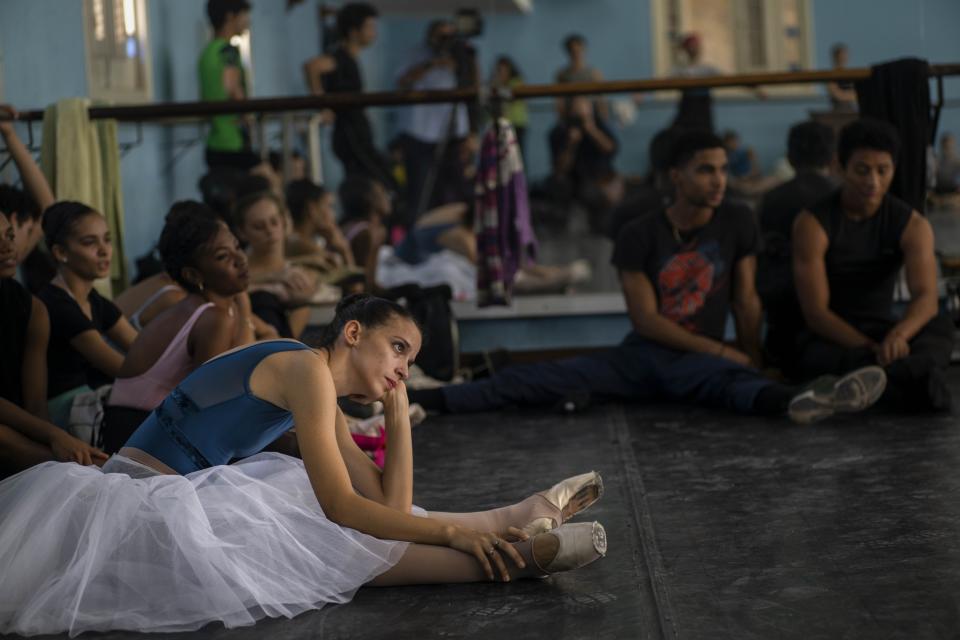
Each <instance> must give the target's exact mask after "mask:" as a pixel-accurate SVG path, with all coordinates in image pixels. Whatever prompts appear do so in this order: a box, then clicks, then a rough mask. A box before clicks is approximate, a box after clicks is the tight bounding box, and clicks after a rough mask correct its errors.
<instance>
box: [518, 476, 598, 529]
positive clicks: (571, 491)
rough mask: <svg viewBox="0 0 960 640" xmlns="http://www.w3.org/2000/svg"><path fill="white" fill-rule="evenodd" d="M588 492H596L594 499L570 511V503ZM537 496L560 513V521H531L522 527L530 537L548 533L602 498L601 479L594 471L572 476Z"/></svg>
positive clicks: (551, 519)
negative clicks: (541, 497)
mask: <svg viewBox="0 0 960 640" xmlns="http://www.w3.org/2000/svg"><path fill="white" fill-rule="evenodd" d="M588 491H590V492H596V495H595V496H594V498H593V499H592V500H590V501H589V502H588V503H587V504H585V505H584V506H583V507H581V508H580V509H577V510H576V511H571V510H570V509H572V506H571V504H570V503H571V502H572V501H573V500H574V498H576V497H577V496H579V495H581V494H582V493H584V492H588ZM538 495H541V496H543V497H544V498H545V499H546V500H547V502H549V503H550V504H552V505H553V506H554V507H556V508H557V510H558V511H560V518H561V520H560V522H554V520H553V518H537V519H536V520H531V521H530V522H529V523H527V525H526V526H525V527H523V530H524V531H526V532H527V533H528V534H530V535H531V536H535V535H537V534H538V533H544V532H546V531H550V530H551V529H553V528H554V527H557V526H558V525H561V524H563V523H564V522H566V521H567V520H569V519H570V518H572V517H573V516H575V515H576V514H577V513H580V512H581V511H586V510H587V509H588V508H590V507H591V506H593V504H594V503H595V502H596V501H597V500H599V499H600V498H602V497H603V478H601V477H600V474H599V473H597V472H596V471H590V472H589V473H582V474H580V475H579V476H573V477H572V478H567V479H566V480H563V481H562V482H558V483H557V484H555V485H553V486H552V487H550V488H549V489H547V490H546V491H543V492H540V493H539V494H538Z"/></svg>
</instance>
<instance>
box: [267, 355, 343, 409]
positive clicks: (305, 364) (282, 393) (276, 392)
mask: <svg viewBox="0 0 960 640" xmlns="http://www.w3.org/2000/svg"><path fill="white" fill-rule="evenodd" d="M332 384H333V379H332V377H331V375H330V369H329V367H328V366H327V363H326V361H325V360H324V359H323V357H321V356H320V355H319V354H318V353H317V352H316V351H314V350H313V349H296V350H292V351H279V352H277V353H272V354H270V355H269V356H267V357H266V358H264V359H263V360H261V361H260V363H259V364H257V366H256V368H254V370H253V373H252V374H251V375H250V391H251V392H252V393H253V394H254V395H256V396H257V397H259V398H262V399H264V400H267V401H268V402H272V403H273V404H276V405H278V406H280V407H284V408H290V404H291V402H290V401H291V399H292V398H293V397H295V396H296V395H297V394H300V393H305V394H308V395H319V394H322V392H323V390H324V388H325V387H327V386H328V385H329V386H330V387H331V388H332ZM335 395H336V394H335V392H334V396H335Z"/></svg>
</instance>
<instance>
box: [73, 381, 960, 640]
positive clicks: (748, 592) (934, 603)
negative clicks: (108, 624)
mask: <svg viewBox="0 0 960 640" xmlns="http://www.w3.org/2000/svg"><path fill="white" fill-rule="evenodd" d="M951 376H952V378H953V379H954V382H955V385H954V387H955V389H957V395H958V398H960V371H957V370H954V371H952V372H951ZM415 447H416V448H415V452H416V463H417V476H416V479H417V484H416V502H417V503H418V504H420V505H422V506H424V507H427V508H434V509H441V510H471V511H472V510H477V509H484V508H488V507H493V506H497V505H500V504H504V503H508V502H513V501H517V500H520V499H522V498H523V497H525V496H527V495H528V494H530V493H532V492H534V491H536V490H540V489H543V488H546V487H548V486H549V485H550V484H552V483H553V482H555V481H557V480H560V479H562V478H563V477H565V476H568V475H571V474H574V473H580V472H583V471H587V470H589V469H597V470H599V471H601V472H602V473H603V476H604V481H605V485H606V495H605V496H604V499H603V500H602V501H601V502H600V503H598V504H597V505H595V506H594V507H593V508H592V509H591V510H590V511H589V512H587V513H586V514H583V516H582V518H583V519H585V518H587V517H589V518H592V519H597V520H599V521H600V522H602V523H603V524H604V525H605V527H606V529H607V535H608V538H609V545H610V551H609V553H608V555H607V557H606V558H605V559H603V560H600V561H599V562H597V563H595V564H593V565H591V566H589V567H587V568H585V569H582V570H580V571H575V572H571V573H568V574H563V575H558V576H554V577H551V578H549V579H546V580H542V581H540V580H532V581H523V582H518V583H514V584H509V585H501V584H475V585H458V586H436V587H406V588H390V589H363V590H361V591H360V592H359V593H358V594H357V597H356V598H355V599H354V601H353V602H351V603H349V604H347V605H342V606H335V607H328V608H326V609H324V610H321V611H318V612H312V613H308V614H304V615H302V616H299V617H297V618H295V619H294V620H268V621H264V622H262V623H260V624H258V625H256V626H255V627H248V628H243V629H235V630H230V631H228V630H225V629H223V628H213V627H211V628H208V629H204V630H202V631H199V632H196V633H189V634H176V635H173V636H163V637H165V638H176V639H178V640H179V639H180V638H223V639H228V640H246V639H248V638H251V639H252V638H278V639H291V640H292V639H299V638H345V639H346V638H350V639H353V640H360V639H366V638H402V639H406V638H422V639H427V638H441V637H442V638H497V639H503V640H506V639H507V638H590V639H597V640H599V639H605V638H611V639H613V638H618V639H619V638H711V639H712V638H737V639H743V638H871V639H875V638H956V637H958V636H960V429H958V418H957V417H955V416H937V417H924V418H917V417H913V418H906V417H891V416H883V415H869V416H864V417H858V418H852V419H851V418H847V419H844V420H836V421H834V422H831V423H828V424H820V425H815V426H812V427H797V426H793V425H791V424H789V423H788V422H787V421H786V420H779V421H770V420H764V419H760V418H744V417H738V416H735V415H732V414H725V413H716V412H711V411H706V410H701V409H692V408H686V407H649V406H647V407H641V406H621V405H610V406H606V407H595V408H593V409H591V410H589V411H587V412H585V413H582V414H579V415H574V416H558V415H552V414H545V413H534V412H502V413H495V414H481V415H474V416H456V417H443V418H431V419H429V420H428V421H427V422H426V423H424V424H422V425H420V426H418V427H416V429H415ZM132 635H136V634H121V633H113V634H92V635H91V636H89V637H102V638H127V637H131V636H132ZM83 637H88V636H83Z"/></svg>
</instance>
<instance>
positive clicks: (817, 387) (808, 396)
mask: <svg viewBox="0 0 960 640" xmlns="http://www.w3.org/2000/svg"><path fill="white" fill-rule="evenodd" d="M886 387H887V375H886V373H885V372H884V370H883V369H881V368H880V367H877V366H869V367H863V368H860V369H857V370H855V371H851V372H850V373H848V374H847V375H845V376H843V377H842V378H839V379H837V378H835V377H833V376H822V377H820V378H817V379H816V380H814V381H813V382H812V383H811V384H810V387H809V388H808V389H807V390H806V391H803V392H801V393H799V394H797V395H796V396H795V397H794V398H793V399H792V400H791V401H790V405H789V407H788V409H787V415H789V416H790V419H791V420H793V421H794V422H796V423H798V424H810V423H812V422H817V421H819V420H823V419H824V418H828V417H830V416H832V415H833V414H835V413H856V412H858V411H863V410H864V409H867V408H869V407H871V406H872V405H873V404H874V403H875V402H876V401H877V400H879V399H880V396H882V395H883V391H884V389H886Z"/></svg>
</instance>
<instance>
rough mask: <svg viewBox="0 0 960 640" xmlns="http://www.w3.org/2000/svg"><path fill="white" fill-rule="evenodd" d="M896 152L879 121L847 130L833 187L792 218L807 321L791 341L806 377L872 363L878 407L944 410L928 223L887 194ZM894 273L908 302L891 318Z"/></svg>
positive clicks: (941, 320)
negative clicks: (880, 384)
mask: <svg viewBox="0 0 960 640" xmlns="http://www.w3.org/2000/svg"><path fill="white" fill-rule="evenodd" d="M898 150H899V139H898V136H897V132H896V130H895V129H894V128H893V127H892V126H890V125H889V124H887V123H884V122H880V121H877V120H869V119H861V120H858V121H856V122H853V123H851V124H849V125H847V126H846V127H844V129H843V131H842V132H841V134H840V144H839V149H838V155H839V159H840V165H841V167H842V177H843V184H842V186H841V187H840V189H839V190H837V191H836V192H834V193H833V194H831V195H830V196H829V197H828V198H827V199H825V200H823V201H822V202H820V203H819V204H818V205H815V206H814V207H811V209H810V210H808V211H804V212H802V213H801V214H800V215H799V216H798V217H797V221H796V224H795V226H794V233H793V257H794V262H793V267H794V279H795V284H796V289H797V295H798V297H799V300H800V306H801V308H802V310H803V316H804V319H805V320H806V323H807V330H806V331H803V332H801V334H800V336H799V337H798V340H799V344H798V347H799V349H798V351H799V354H800V356H799V362H798V365H799V367H800V370H801V372H802V373H803V374H804V375H816V374H822V373H837V372H839V371H843V370H846V369H849V368H851V367H856V366H863V365H865V364H874V363H875V364H879V365H880V366H882V367H884V369H885V370H886V372H887V378H888V385H887V391H886V393H885V394H884V401H885V404H887V405H888V406H890V407H891V408H897V409H901V410H908V411H922V410H945V409H949V407H950V392H949V389H948V388H947V386H946V383H945V379H944V374H945V369H946V367H947V366H948V365H949V363H950V353H951V351H952V347H953V326H952V323H951V322H950V320H949V319H948V318H947V317H946V316H945V315H944V314H941V313H939V302H938V297H937V271H936V259H935V257H934V243H933V231H932V229H931V227H930V223H929V222H928V221H927V220H926V219H925V218H924V217H923V216H921V215H920V214H919V213H918V212H916V211H914V210H912V209H911V208H910V206H909V205H907V204H906V203H905V202H903V201H901V200H900V199H898V198H896V197H895V196H893V195H891V194H889V193H888V190H889V188H890V183H891V181H892V179H893V173H894V169H895V159H896V157H897V152H898ZM901 267H904V268H905V270H906V281H907V286H908V288H909V291H910V303H909V305H908V306H907V308H906V311H905V312H904V313H903V315H902V316H898V314H895V312H894V304H893V303H894V288H895V286H896V283H897V279H898V278H899V274H900V269H901Z"/></svg>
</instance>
